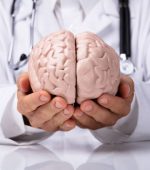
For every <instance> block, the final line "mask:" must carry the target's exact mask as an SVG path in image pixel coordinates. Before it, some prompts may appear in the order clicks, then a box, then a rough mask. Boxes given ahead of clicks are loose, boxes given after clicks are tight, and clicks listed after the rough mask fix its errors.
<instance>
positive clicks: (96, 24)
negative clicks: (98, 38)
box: [77, 0, 112, 34]
mask: <svg viewBox="0 0 150 170" xmlns="http://www.w3.org/2000/svg"><path fill="white" fill-rule="evenodd" d="M105 1H109V0H104V1H103V0H101V1H99V2H98V3H97V4H96V6H95V7H94V8H93V9H92V10H91V12H90V13H89V14H88V15H87V17H86V18H85V20H84V21H83V23H82V25H81V26H80V27H79V30H78V31H77V32H84V31H90V32H93V33H95V34H99V33H100V32H102V31H104V30H105V29H106V28H107V27H109V26H110V25H111V23H112V20H111V19H110V17H108V16H107V15H105V11H104V5H103V3H104V2H105Z"/></svg>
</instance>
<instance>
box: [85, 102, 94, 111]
mask: <svg viewBox="0 0 150 170" xmlns="http://www.w3.org/2000/svg"><path fill="white" fill-rule="evenodd" d="M92 109H93V107H92V105H90V104H89V105H86V106H85V107H84V111H87V112H89V111H91V110H92Z"/></svg>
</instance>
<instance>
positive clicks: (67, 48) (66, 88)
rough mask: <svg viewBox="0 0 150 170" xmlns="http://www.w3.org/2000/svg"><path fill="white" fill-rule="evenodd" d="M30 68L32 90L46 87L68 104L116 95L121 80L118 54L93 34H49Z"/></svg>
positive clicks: (32, 56) (32, 54) (40, 43)
mask: <svg viewBox="0 0 150 170" xmlns="http://www.w3.org/2000/svg"><path fill="white" fill-rule="evenodd" d="M28 71H29V79H30V82H31V87H32V89H33V91H39V90H42V89H43V90H46V91H48V92H49V93H51V94H53V95H57V96H62V97H64V98H65V99H66V100H67V102H68V103H69V104H73V103H75V102H76V101H77V103H79V104H80V103H81V102H82V101H84V100H86V99H95V98H97V97H99V96H100V95H102V94H103V93H109V94H113V95H115V94H116V92H117V89H118V85H119V82H120V72H119V57H118V56H117V54H116V53H115V51H114V50H113V49H112V48H111V47H110V46H108V45H107V44H105V43H104V42H103V41H102V40H101V39H100V38H99V37H98V36H97V35H95V34H93V33H82V34H79V35H77V36H76V37H74V35H73V34H72V33H71V32H68V31H60V32H57V33H53V34H50V35H49V36H48V37H46V38H44V39H42V40H41V41H40V42H39V43H38V44H37V45H36V46H35V47H34V48H33V50H32V52H31V54H30V59H29V68H28Z"/></svg>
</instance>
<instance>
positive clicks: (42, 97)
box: [40, 95, 49, 102]
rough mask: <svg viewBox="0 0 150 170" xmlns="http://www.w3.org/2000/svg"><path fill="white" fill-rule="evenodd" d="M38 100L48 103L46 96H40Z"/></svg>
mask: <svg viewBox="0 0 150 170" xmlns="http://www.w3.org/2000/svg"><path fill="white" fill-rule="evenodd" d="M40 100H41V101H42V102H47V101H49V98H48V97H46V96H44V95H42V96H40Z"/></svg>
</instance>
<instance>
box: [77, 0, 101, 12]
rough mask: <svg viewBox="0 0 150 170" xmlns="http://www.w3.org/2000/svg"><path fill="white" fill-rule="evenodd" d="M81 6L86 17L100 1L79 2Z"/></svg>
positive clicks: (85, 0) (82, 0) (80, 0)
mask: <svg viewBox="0 0 150 170" xmlns="http://www.w3.org/2000/svg"><path fill="white" fill-rule="evenodd" d="M78 1H79V2H80V4H81V7H82V8H83V10H84V12H85V14H86V15H88V13H89V12H90V11H91V9H92V8H93V7H94V6H95V5H96V4H97V3H98V1H99V0H88V3H87V0H78Z"/></svg>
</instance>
